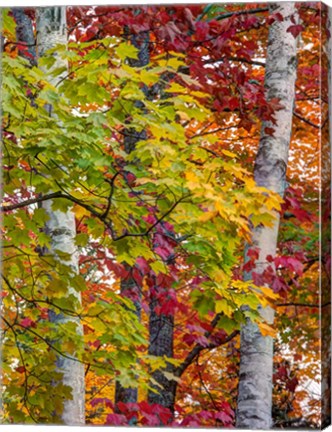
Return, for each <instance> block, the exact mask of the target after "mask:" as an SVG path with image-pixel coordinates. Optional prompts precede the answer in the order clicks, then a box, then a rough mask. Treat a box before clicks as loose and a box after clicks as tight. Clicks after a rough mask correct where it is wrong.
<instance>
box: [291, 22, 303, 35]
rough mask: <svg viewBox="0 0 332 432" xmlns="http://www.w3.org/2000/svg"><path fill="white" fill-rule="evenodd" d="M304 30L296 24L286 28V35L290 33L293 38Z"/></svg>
mask: <svg viewBox="0 0 332 432" xmlns="http://www.w3.org/2000/svg"><path fill="white" fill-rule="evenodd" d="M303 30H304V27H303V25H301V24H296V25H292V26H290V27H288V29H287V33H291V34H292V35H293V36H294V37H295V38H296V37H297V36H298V35H299V34H300V33H301V31H303Z"/></svg>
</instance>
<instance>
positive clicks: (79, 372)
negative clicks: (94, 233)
mask: <svg viewBox="0 0 332 432" xmlns="http://www.w3.org/2000/svg"><path fill="white" fill-rule="evenodd" d="M66 43H67V30H66V8H65V7H46V8H39V9H37V56H38V57H41V56H43V55H44V54H45V52H46V51H47V50H48V49H51V48H53V47H54V46H56V45H57V44H66ZM61 66H67V65H66V62H65V61H64V60H62V59H61V58H60V57H58V56H56V62H55V64H54V66H53V68H58V67H61ZM57 80H59V77H57ZM54 84H56V82H54ZM47 109H48V110H49V113H50V115H51V114H52V107H51V106H48V107H47ZM52 204H53V201H51V200H49V201H44V202H43V203H42V207H43V208H44V209H45V210H46V212H47V214H48V216H49V220H48V221H47V223H46V226H45V231H46V233H47V234H48V235H49V236H50V238H51V250H50V253H52V254H54V255H55V256H57V250H59V251H61V252H66V253H68V254H69V255H70V257H71V259H70V260H69V261H65V263H66V264H67V265H69V266H70V268H71V270H72V271H73V272H74V273H78V255H77V248H76V246H75V243H74V237H75V235H76V224H75V216H74V213H73V212H72V211H71V210H68V211H67V212H61V211H54V210H53V209H52ZM70 295H73V296H75V297H76V299H77V302H78V304H80V303H81V296H80V293H79V292H77V291H76V290H75V289H74V288H71V287H69V288H68V296H70ZM50 319H51V320H52V321H53V322H56V323H61V324H65V323H68V322H73V323H75V324H76V332H77V335H79V336H82V337H83V326H82V323H81V322H80V319H79V318H78V317H72V316H68V315H65V314H62V313H61V314H55V313H54V314H52V316H51V317H50ZM69 357H73V356H69ZM56 366H57V370H58V371H59V372H61V374H62V381H61V382H62V383H63V384H64V385H66V386H69V387H70V388H71V391H72V399H71V400H70V399H67V400H64V407H63V413H62V416H61V420H62V422H63V423H64V424H66V425H82V424H84V422H85V412H84V409H85V408H84V404H85V383H84V366H83V364H81V363H80V362H79V361H77V360H76V359H74V360H71V359H70V358H67V357H66V358H65V357H63V356H61V355H59V356H58V358H57V365H56Z"/></svg>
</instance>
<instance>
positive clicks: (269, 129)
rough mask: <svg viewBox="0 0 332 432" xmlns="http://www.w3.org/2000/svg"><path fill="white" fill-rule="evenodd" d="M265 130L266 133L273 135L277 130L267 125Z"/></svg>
mask: <svg viewBox="0 0 332 432" xmlns="http://www.w3.org/2000/svg"><path fill="white" fill-rule="evenodd" d="M264 132H265V133H266V135H270V136H273V134H274V132H275V129H273V128H270V127H266V128H265V129H264Z"/></svg>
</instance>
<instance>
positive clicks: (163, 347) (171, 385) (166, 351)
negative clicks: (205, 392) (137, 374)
mask: <svg viewBox="0 0 332 432" xmlns="http://www.w3.org/2000/svg"><path fill="white" fill-rule="evenodd" d="M155 290H156V293H155V295H156V294H157V291H160V290H162V287H155ZM157 305H158V302H157V300H152V301H151V304H150V319H149V332H150V343H149V354H150V355H153V356H157V357H164V356H165V357H169V358H172V357H173V328H174V316H173V315H165V314H157V313H156V311H155V307H156V306H157ZM166 371H167V372H172V373H173V372H174V367H173V366H172V365H168V366H167V368H166ZM152 378H153V379H154V380H155V381H156V382H157V383H158V384H159V385H160V386H161V387H159V386H157V385H152V387H153V388H154V389H155V390H156V391H157V393H155V392H153V391H151V390H150V391H149V392H148V402H149V403H151V404H152V403H155V404H159V405H161V406H163V407H165V408H168V409H169V410H170V411H171V412H172V413H174V403H175V393H176V382H175V381H174V380H170V379H168V378H167V377H166V376H165V375H164V373H163V370H161V369H158V370H156V371H155V372H153V374H152Z"/></svg>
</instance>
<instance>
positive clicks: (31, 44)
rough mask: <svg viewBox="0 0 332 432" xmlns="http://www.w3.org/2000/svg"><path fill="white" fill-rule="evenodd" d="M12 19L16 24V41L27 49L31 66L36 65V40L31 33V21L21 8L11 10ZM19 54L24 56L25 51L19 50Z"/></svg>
mask: <svg viewBox="0 0 332 432" xmlns="http://www.w3.org/2000/svg"><path fill="white" fill-rule="evenodd" d="M12 12H13V17H14V19H15V22H16V39H17V42H22V45H25V46H26V47H27V51H28V53H29V55H30V57H29V58H28V60H29V61H30V63H31V64H32V65H34V66H35V65H36V64H37V56H36V40H35V36H34V33H33V27H32V22H31V19H30V18H29V17H28V16H27V15H26V14H25V13H24V10H23V9H22V8H13V9H12ZM19 53H20V55H21V56H23V57H24V56H25V51H24V50H22V49H21V48H20V50H19Z"/></svg>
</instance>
